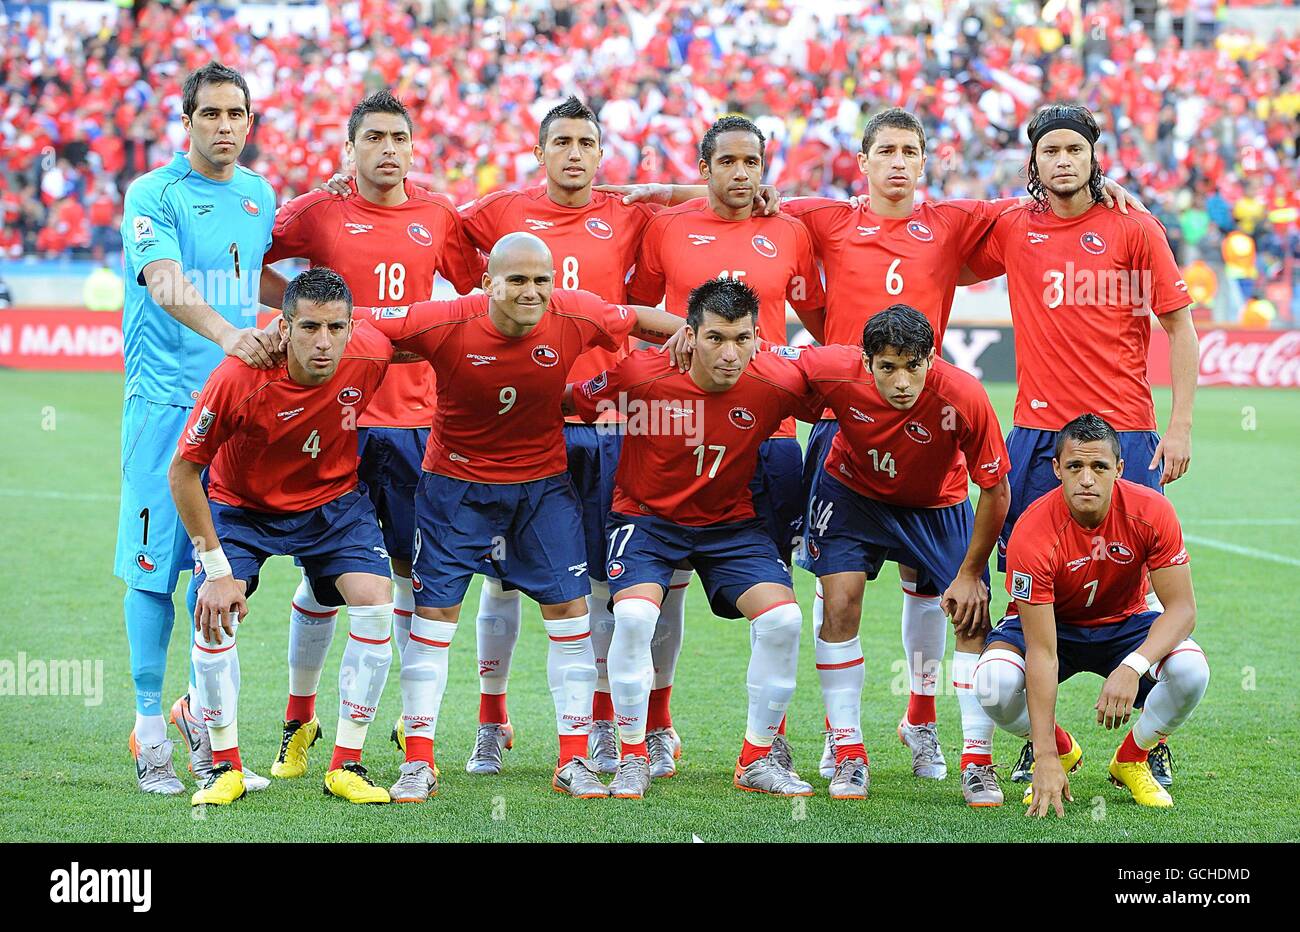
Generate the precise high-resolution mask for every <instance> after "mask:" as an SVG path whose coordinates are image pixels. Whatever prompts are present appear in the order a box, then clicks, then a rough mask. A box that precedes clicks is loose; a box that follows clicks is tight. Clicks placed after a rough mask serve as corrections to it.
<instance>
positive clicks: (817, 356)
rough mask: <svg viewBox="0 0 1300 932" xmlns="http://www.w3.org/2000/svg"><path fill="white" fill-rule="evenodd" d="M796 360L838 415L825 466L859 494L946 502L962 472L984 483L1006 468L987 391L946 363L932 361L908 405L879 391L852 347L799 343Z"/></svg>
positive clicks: (907, 503) (953, 498) (954, 495)
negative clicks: (902, 407)
mask: <svg viewBox="0 0 1300 932" xmlns="http://www.w3.org/2000/svg"><path fill="white" fill-rule="evenodd" d="M795 365H796V366H797V367H798V369H799V371H800V372H802V373H803V377H804V379H805V380H807V383H808V385H809V386H811V388H812V389H813V390H814V391H815V392H816V393H817V394H818V396H819V397H820V398H821V399H822V403H823V404H824V405H825V406H826V407H828V408H830V409H831V410H832V411H834V412H835V416H836V417H837V418H839V422H840V430H839V433H837V434H836V435H835V439H834V440H833V441H831V449H830V452H829V453H828V454H827V455H826V462H825V467H826V471H827V472H829V473H831V474H833V475H834V476H835V478H836V479H838V480H840V481H841V482H843V483H844V484H845V485H847V486H848V487H849V488H851V489H853V491H855V492H857V493H858V494H859V495H862V496H865V497H867V498H871V499H875V500H876V501H880V502H886V503H888V504H890V505H901V506H903V507H905V508H946V507H947V506H949V505H956V504H957V503H958V502H964V501H965V500H966V477H967V475H969V476H970V479H971V481H972V482H974V483H975V484H976V485H977V486H979V487H980V488H981V489H989V488H992V487H993V486H995V485H997V484H998V482H1000V481H1001V480H1002V477H1003V476H1005V475H1007V473H1009V472H1010V471H1011V463H1010V457H1009V456H1008V455H1007V447H1006V443H1005V442H1004V441H1003V440H1002V430H1001V428H1000V427H999V426H998V417H997V414H996V413H995V412H994V410H993V404H992V402H990V401H989V396H988V393H987V392H985V391H984V386H982V385H981V384H980V383H979V382H978V381H977V380H976V379H975V378H974V377H973V376H971V375H970V374H969V373H967V372H964V371H963V370H961V369H959V368H958V367H957V366H954V365H952V364H951V363H948V362H945V361H944V360H942V359H938V358H936V359H935V361H934V365H933V366H932V368H931V369H930V371H929V372H928V373H927V374H926V377H925V387H924V388H923V389H922V390H921V393H920V394H919V395H918V396H917V399H916V403H915V404H913V405H912V407H911V409H909V410H907V411H899V410H898V409H897V408H895V407H894V406H893V405H891V404H890V403H889V402H887V401H886V400H885V399H884V398H882V397H881V395H880V391H879V390H878V389H877V388H876V383H875V380H874V379H873V378H872V377H871V373H870V371H868V370H867V368H866V366H864V365H863V363H862V351H861V350H860V349H858V348H856V347H851V346H822V347H816V348H813V349H804V350H801V351H800V353H799V358H798V359H797V360H796V361H795Z"/></svg>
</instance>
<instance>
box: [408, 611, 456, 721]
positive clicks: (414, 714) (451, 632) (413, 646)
mask: <svg viewBox="0 0 1300 932" xmlns="http://www.w3.org/2000/svg"><path fill="white" fill-rule="evenodd" d="M455 635H456V625H455V624H454V623H452V622H450V621H433V620H432V619H429V618H421V617H420V616H419V615H415V616H413V617H412V618H411V639H410V640H409V641H407V642H406V649H405V650H404V651H402V673H401V676H400V680H401V684H402V728H403V730H404V731H405V733H406V736H407V737H408V738H409V737H417V738H429V739H431V740H432V738H433V736H434V734H435V733H436V732H437V730H438V710H439V709H440V708H442V696H443V694H444V693H445V692H446V691H447V655H448V654H449V653H450V650H451V639H452V638H453V637H455Z"/></svg>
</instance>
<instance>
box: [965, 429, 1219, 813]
mask: <svg viewBox="0 0 1300 932" xmlns="http://www.w3.org/2000/svg"><path fill="white" fill-rule="evenodd" d="M1120 449H1121V448H1120V439H1119V436H1118V435H1117V434H1116V432H1115V430H1114V429H1113V428H1112V427H1111V426H1110V425H1109V424H1107V423H1106V422H1105V421H1104V420H1102V419H1101V418H1099V417H1097V416H1096V415H1095V414H1085V415H1082V416H1081V417H1078V418H1075V419H1074V420H1073V421H1070V422H1069V423H1068V424H1066V425H1065V426H1064V427H1063V428H1061V431H1060V433H1059V434H1058V435H1057V438H1056V455H1055V457H1054V458H1053V460H1052V468H1053V470H1055V472H1056V475H1057V477H1058V478H1059V479H1060V480H1061V486H1060V488H1059V489H1054V490H1052V491H1051V492H1048V493H1047V494H1046V495H1044V496H1042V497H1041V498H1039V499H1038V500H1036V501H1035V502H1034V503H1033V504H1031V505H1030V506H1029V507H1028V508H1027V509H1026V510H1025V512H1024V514H1023V515H1021V517H1020V520H1019V521H1017V522H1016V526H1015V528H1014V529H1013V530H1012V532H1011V540H1010V541H1009V543H1008V546H1007V589H1008V590H1009V591H1010V593H1011V596H1012V598H1013V599H1014V606H1013V607H1012V608H1011V609H1010V612H1011V613H1010V614H1009V615H1008V616H1007V617H1006V618H1004V619H1002V622H1001V623H1000V624H999V625H998V626H997V627H996V628H994V629H993V631H992V632H990V634H989V636H988V646H987V647H986V648H985V650H984V654H983V656H982V657H981V658H980V662H979V665H978V667H977V668H976V673H975V688H976V691H977V693H978V694H979V697H980V701H981V702H982V703H983V704H984V707H985V708H986V709H987V710H988V712H989V714H990V715H991V716H992V717H993V719H994V721H996V722H997V723H998V725H999V726H1001V727H1002V728H1004V729H1005V730H1007V731H1009V732H1011V733H1012V734H1014V735H1019V736H1020V737H1025V738H1030V739H1031V740H1032V742H1033V745H1034V761H1035V764H1034V770H1033V783H1032V784H1031V786H1030V789H1029V792H1028V793H1026V794H1025V802H1026V804H1028V805H1029V810H1028V812H1027V813H1026V814H1027V815H1036V816H1040V817H1041V816H1044V815H1046V814H1047V813H1048V811H1049V810H1051V809H1053V808H1055V809H1056V814H1057V815H1058V816H1063V815H1064V814H1065V810H1064V807H1063V805H1062V800H1063V799H1065V800H1069V799H1071V796H1070V782H1069V779H1068V778H1067V776H1066V773H1067V772H1073V771H1074V770H1077V769H1078V768H1079V764H1080V763H1081V761H1082V758H1083V752H1082V750H1080V748H1079V744H1078V742H1077V741H1075V740H1074V738H1073V737H1072V736H1071V735H1070V734H1069V733H1068V732H1066V731H1065V730H1064V729H1063V728H1061V726H1060V725H1058V724H1056V714H1055V713H1056V686H1057V683H1059V682H1061V681H1063V680H1067V679H1069V678H1070V677H1071V676H1073V675H1074V674H1075V673H1079V672H1081V671H1087V672H1089V673H1096V674H1097V675H1098V676H1103V677H1105V678H1106V682H1105V684H1104V685H1103V686H1102V689H1101V696H1100V697H1099V698H1098V699H1097V705H1096V710H1097V723H1098V724H1099V725H1103V726H1105V727H1106V728H1108V729H1115V728H1121V727H1123V726H1124V725H1126V724H1128V721H1129V718H1130V716H1131V715H1132V712H1133V709H1134V708H1140V709H1141V710H1142V714H1141V715H1140V716H1139V718H1138V720H1137V722H1136V723H1135V724H1134V726H1133V728H1132V729H1131V730H1130V731H1129V733H1128V734H1127V735H1126V736H1125V738H1124V741H1123V743H1122V744H1121V745H1120V747H1119V750H1117V751H1116V752H1115V756H1114V757H1112V758H1111V762H1110V779H1111V782H1112V783H1114V784H1115V785H1116V786H1123V787H1126V788H1127V789H1128V791H1129V792H1130V793H1132V794H1133V799H1134V800H1135V801H1137V802H1138V803H1139V804H1140V805H1143V806H1158V807H1168V806H1172V805H1173V804H1174V801H1173V799H1172V798H1171V797H1170V795H1169V792H1168V790H1166V789H1165V788H1164V787H1163V786H1161V785H1160V784H1159V783H1157V782H1156V781H1155V779H1154V777H1153V776H1152V774H1151V765H1150V763H1149V762H1148V760H1147V753H1148V751H1150V750H1151V748H1153V747H1155V746H1156V744H1157V743H1158V742H1159V741H1160V740H1161V739H1162V738H1165V737H1167V736H1168V735H1169V734H1170V733H1171V732H1173V731H1174V730H1175V729H1176V728H1178V726H1179V725H1181V724H1182V723H1183V722H1185V721H1186V720H1187V717H1188V716H1189V715H1191V714H1192V710H1193V709H1195V708H1196V706H1197V705H1198V704H1199V703H1200V701H1201V697H1202V696H1203V695H1205V688H1206V686H1207V685H1208V684H1209V679H1210V669H1209V667H1208V666H1207V665H1206V662H1205V654H1204V652H1203V651H1202V650H1201V648H1200V647H1199V646H1198V645H1197V644H1196V642H1195V641H1193V640H1190V638H1189V635H1190V634H1191V633H1192V628H1193V627H1194V626H1195V624H1196V598H1195V596H1194V594H1193V592H1192V571H1191V567H1190V566H1189V564H1188V560H1187V551H1186V550H1185V549H1184V548H1183V532H1182V528H1181V527H1180V526H1179V524H1178V516H1177V515H1176V514H1174V506H1173V505H1172V504H1170V502H1169V500H1168V499H1167V498H1165V497H1164V496H1163V495H1161V494H1160V493H1159V492H1157V491H1154V490H1152V489H1149V488H1147V487H1146V486H1143V485H1139V484H1138V483H1135V482H1129V481H1128V480H1126V479H1121V478H1120V477H1121V476H1122V475H1123V472H1124V460H1123V459H1122V458H1121V455H1120ZM1148 572H1149V573H1150V580H1151V586H1152V587H1153V588H1154V590H1155V593H1156V595H1157V596H1158V597H1159V599H1160V602H1161V604H1162V605H1163V606H1164V611H1163V612H1154V611H1147V602H1146V598H1145V593H1146V582H1145V578H1146V576H1147V574H1148Z"/></svg>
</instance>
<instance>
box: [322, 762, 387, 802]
mask: <svg viewBox="0 0 1300 932" xmlns="http://www.w3.org/2000/svg"><path fill="white" fill-rule="evenodd" d="M325 795H326V796H337V797H339V799H346V800H347V801H348V802H350V803H387V802H392V799H391V798H390V797H389V795H388V790H386V789H384V788H383V787H382V786H375V784H374V782H373V781H372V780H371V779H370V777H368V776H367V775H366V768H365V767H362V766H361V764H359V763H357V762H356V761H354V760H349V761H344V762H343V766H342V767H340V768H338V769H337V770H331V771H330V772H329V773H327V774H325Z"/></svg>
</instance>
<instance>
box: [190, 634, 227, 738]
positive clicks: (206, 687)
mask: <svg viewBox="0 0 1300 932" xmlns="http://www.w3.org/2000/svg"><path fill="white" fill-rule="evenodd" d="M235 631H236V632H238V631H239V628H238V626H236V628H235ZM190 658H191V660H192V662H193V664H194V687H195V691H194V693H193V694H192V695H191V698H192V699H195V700H197V701H198V709H193V708H191V711H193V712H195V713H196V714H195V718H198V719H200V720H201V721H203V722H206V723H207V726H208V734H209V736H210V737H211V740H212V749H213V750H214V751H228V750H230V749H231V748H233V747H237V746H238V744H239V734H238V731H237V730H236V728H235V722H236V720H237V718H238V713H239V649H238V648H237V647H236V646H235V636H234V635H233V634H226V633H225V632H224V631H223V632H222V635H221V643H220V644H218V643H217V642H216V641H215V640H209V639H208V638H205V637H204V636H203V635H202V634H200V633H199V632H197V631H195V632H194V643H193V647H192V648H191V650H190Z"/></svg>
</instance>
